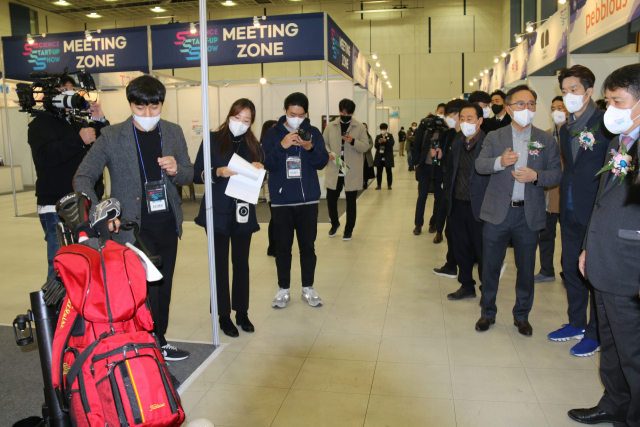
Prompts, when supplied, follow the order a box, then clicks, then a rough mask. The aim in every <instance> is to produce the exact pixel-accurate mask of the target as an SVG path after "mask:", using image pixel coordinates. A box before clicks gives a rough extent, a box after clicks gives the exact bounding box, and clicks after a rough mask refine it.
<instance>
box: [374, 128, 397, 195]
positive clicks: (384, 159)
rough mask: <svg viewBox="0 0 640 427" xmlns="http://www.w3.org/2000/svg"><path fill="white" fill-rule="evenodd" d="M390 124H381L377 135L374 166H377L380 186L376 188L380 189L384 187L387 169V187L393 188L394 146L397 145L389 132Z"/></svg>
mask: <svg viewBox="0 0 640 427" xmlns="http://www.w3.org/2000/svg"><path fill="white" fill-rule="evenodd" d="M387 129H389V126H388V125H387V124H386V123H381V124H380V135H378V136H376V142H375V145H374V146H375V147H376V157H375V159H374V160H373V166H375V167H376V168H377V169H378V171H377V179H378V186H377V187H376V190H380V188H382V171H383V170H385V169H386V170H387V189H388V190H391V184H393V172H392V171H391V168H393V166H394V158H393V146H394V145H395V143H396V142H395V140H394V139H393V135H391V134H390V133H389V132H387Z"/></svg>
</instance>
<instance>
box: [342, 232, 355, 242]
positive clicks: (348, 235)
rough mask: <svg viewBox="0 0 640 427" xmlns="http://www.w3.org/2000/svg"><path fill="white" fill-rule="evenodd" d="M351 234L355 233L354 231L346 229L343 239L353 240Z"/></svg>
mask: <svg viewBox="0 0 640 427" xmlns="http://www.w3.org/2000/svg"><path fill="white" fill-rule="evenodd" d="M351 234H353V232H352V231H345V232H344V236H342V240H351Z"/></svg>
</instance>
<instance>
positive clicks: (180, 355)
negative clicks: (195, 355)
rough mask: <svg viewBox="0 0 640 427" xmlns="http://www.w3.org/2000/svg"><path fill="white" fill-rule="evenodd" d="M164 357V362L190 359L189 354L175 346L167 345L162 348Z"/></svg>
mask: <svg viewBox="0 0 640 427" xmlns="http://www.w3.org/2000/svg"><path fill="white" fill-rule="evenodd" d="M162 356H164V360H184V359H186V358H187V357H189V352H188V351H184V350H180V349H179V348H178V347H176V346H174V345H171V344H165V345H163V346H162Z"/></svg>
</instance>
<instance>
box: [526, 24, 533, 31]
mask: <svg viewBox="0 0 640 427" xmlns="http://www.w3.org/2000/svg"><path fill="white" fill-rule="evenodd" d="M525 31H526V32H527V33H533V22H527V27H526V29H525Z"/></svg>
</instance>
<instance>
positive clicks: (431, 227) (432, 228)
mask: <svg viewBox="0 0 640 427" xmlns="http://www.w3.org/2000/svg"><path fill="white" fill-rule="evenodd" d="M435 232H436V225H435V224H429V233H430V234H433V233H435Z"/></svg>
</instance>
